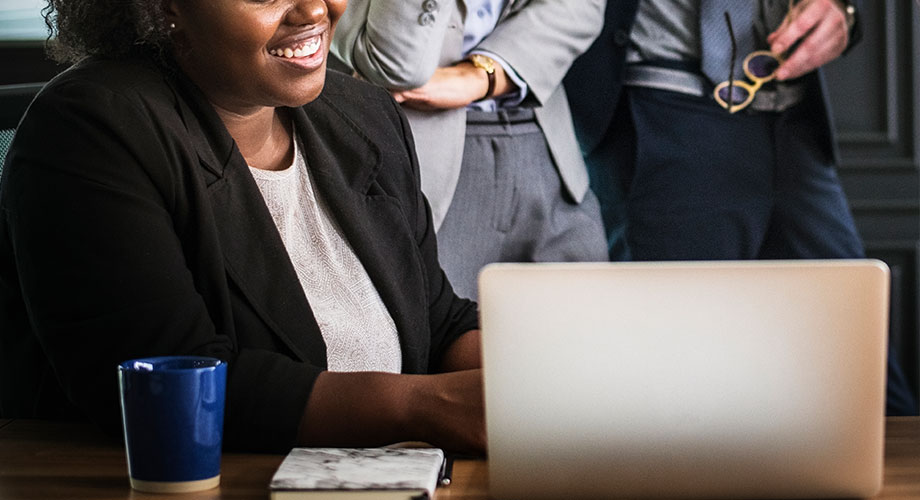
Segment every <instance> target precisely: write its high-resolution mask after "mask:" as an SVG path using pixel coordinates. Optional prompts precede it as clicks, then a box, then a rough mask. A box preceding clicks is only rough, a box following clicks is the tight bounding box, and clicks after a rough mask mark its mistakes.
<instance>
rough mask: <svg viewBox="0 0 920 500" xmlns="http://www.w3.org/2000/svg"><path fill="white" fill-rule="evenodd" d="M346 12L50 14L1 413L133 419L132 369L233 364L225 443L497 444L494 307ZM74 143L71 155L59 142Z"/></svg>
mask: <svg viewBox="0 0 920 500" xmlns="http://www.w3.org/2000/svg"><path fill="white" fill-rule="evenodd" d="M345 4H346V2H345V1H344V0H325V1H323V0H267V1H256V0H224V1H220V2H211V1H198V0H172V1H168V2H163V1H161V0H131V1H129V2H114V3H113V2H111V1H110V0H51V9H50V10H49V12H48V14H47V15H48V19H49V20H51V21H52V22H53V24H54V28H55V35H56V40H57V42H56V44H55V47H54V52H53V53H54V54H55V55H56V57H58V58H62V59H65V60H68V61H71V62H74V63H75V64H74V66H73V67H71V68H70V69H69V70H67V71H65V72H64V73H62V74H61V75H59V76H58V77H56V78H55V79H53V80H52V81H51V82H49V83H48V85H47V86H46V87H45V88H44V89H43V90H42V92H41V93H40V94H39V95H38V97H37V98H36V99H35V101H34V102H33V103H32V106H31V108H30V110H29V112H28V113H27V114H26V117H25V118H24V119H23V121H22V123H21V125H20V127H19V129H18V132H17V136H16V138H15V140H14V142H13V144H12V146H11V148H10V151H9V154H8V156H7V160H6V163H5V165H4V169H3V177H2V179H0V345H2V346H3V349H0V368H2V370H3V372H2V373H0V413H2V415H0V416H2V417H17V416H19V417H69V418H82V417H89V418H91V419H93V420H94V421H96V422H97V423H99V424H100V425H101V426H103V427H106V428H109V429H112V430H115V431H117V429H118V428H119V418H118V415H119V413H118V404H117V394H118V393H117V390H116V386H115V382H116V377H115V367H116V366H117V365H118V363H119V362H120V361H123V360H125V359H133V358H140V357H151V356H160V355H180V354H190V355H202V356H211V357H217V358H220V359H223V360H225V361H227V362H228V366H229V372H228V383H227V410H226V426H225V443H226V444H227V446H228V447H230V448H237V449H249V450H274V451H283V450H286V449H288V448H290V447H291V446H293V445H295V444H313V445H334V446H372V445H379V444H385V443H388V442H394V441H406V440H418V441H428V442H430V443H433V444H435V445H439V446H442V447H445V448H448V449H455V450H461V451H467V452H481V451H483V450H484V447H485V436H484V426H483V421H482V418H483V417H482V393H481V380H480V371H479V366H480V362H479V333H478V330H477V313H476V306H475V304H474V303H472V302H470V301H467V300H463V299H460V298H458V297H457V296H456V295H455V294H454V292H453V289H452V288H451V285H450V283H449V282H448V281H447V279H446V278H445V276H444V273H443V272H442V271H441V268H440V265H439V263H438V261H437V249H436V241H435V235H434V229H433V226H432V223H431V216H430V211H429V209H428V205H427V203H426V201H425V199H424V197H423V196H422V194H421V192H420V190H419V179H418V165H417V161H416V157H415V151H414V146H413V143H412V139H411V134H410V133H409V127H408V124H407V122H406V120H405V117H404V116H403V115H402V113H401V111H400V110H399V107H398V106H397V105H396V104H395V102H394V101H393V99H392V98H391V97H390V95H389V94H388V93H386V92H385V91H382V90H379V89H377V88H375V87H373V86H371V85H368V84H365V83H362V82H359V81H357V80H354V79H352V78H350V77H347V76H345V75H342V74H339V73H334V72H327V71H326V60H327V55H328V52H329V42H330V40H331V39H332V33H333V30H334V29H335V26H336V22H337V21H338V18H339V17H340V16H341V15H342V13H343V11H344V10H345ZM49 145H51V146H52V147H49Z"/></svg>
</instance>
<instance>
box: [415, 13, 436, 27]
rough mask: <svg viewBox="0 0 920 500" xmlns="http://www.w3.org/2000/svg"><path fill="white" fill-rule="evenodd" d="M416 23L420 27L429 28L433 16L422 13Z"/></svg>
mask: <svg viewBox="0 0 920 500" xmlns="http://www.w3.org/2000/svg"><path fill="white" fill-rule="evenodd" d="M418 23H419V24H421V25H422V26H431V25H432V24H434V14H432V13H431V12H422V14H421V15H420V16H418Z"/></svg>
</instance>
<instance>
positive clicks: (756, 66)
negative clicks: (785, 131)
mask: <svg viewBox="0 0 920 500" xmlns="http://www.w3.org/2000/svg"><path fill="white" fill-rule="evenodd" d="M782 63H783V58H782V57H781V56H778V55H776V54H774V53H772V52H770V51H768V50H755V51H754V52H751V53H750V54H748V55H747V57H745V58H744V64H743V65H742V67H743V69H744V75H745V76H746V77H747V78H748V80H750V81H751V82H752V83H748V82H746V81H744V80H735V79H734V78H732V76H730V77H729V79H728V80H726V81H724V82H722V83H720V84H718V85H716V88H715V89H714V90H713V92H712V95H713V97H715V99H716V102H718V103H719V105H721V106H722V107H723V108H725V109H727V110H728V111H729V112H730V113H735V112H737V111H741V110H742V109H744V108H746V107H748V106H749V105H750V104H751V103H752V102H754V96H756V95H757V91H758V90H760V87H762V86H763V84H765V83H767V82H769V81H771V80H773V79H774V78H776V69H777V68H779V66H780V64H782Z"/></svg>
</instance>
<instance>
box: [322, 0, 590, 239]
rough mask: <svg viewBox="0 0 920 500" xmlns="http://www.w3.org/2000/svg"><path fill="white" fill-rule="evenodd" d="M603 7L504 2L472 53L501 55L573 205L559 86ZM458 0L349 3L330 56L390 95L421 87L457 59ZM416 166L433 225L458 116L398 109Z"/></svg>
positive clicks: (446, 191) (443, 202) (582, 174)
mask: <svg viewBox="0 0 920 500" xmlns="http://www.w3.org/2000/svg"><path fill="white" fill-rule="evenodd" d="M604 4H605V2H604V1H603V0H578V1H574V2H573V1H571V0H508V2H507V5H506V6H505V9H504V11H503V12H502V14H501V16H500V18H499V22H498V25H497V26H496V28H495V30H494V31H493V32H492V33H491V34H490V35H489V36H487V37H486V39H485V40H483V41H482V42H481V43H480V44H479V46H478V48H480V49H483V50H487V51H490V52H492V53H494V54H497V55H498V56H500V57H502V58H503V59H504V60H505V61H506V62H507V63H508V64H509V65H510V66H511V67H512V68H513V69H514V71H515V72H516V73H517V74H518V75H520V77H521V78H522V79H523V80H524V81H525V82H526V83H527V86H528V89H529V90H528V97H527V99H526V100H525V102H524V104H523V105H524V106H531V107H534V108H535V112H536V117H537V122H538V123H539V124H540V127H541V128H542V129H543V133H544V135H545V136H546V142H547V144H548V145H549V149H550V152H551V153H552V156H553V159H554V160H555V163H556V168H557V169H558V171H559V175H560V176H561V177H562V181H563V184H564V185H565V186H566V189H567V190H568V192H569V194H570V195H571V196H572V198H573V199H575V200H576V201H577V202H581V200H582V199H583V198H584V196H585V193H586V192H587V190H588V175H587V172H586V170H585V165H584V161H583V159H582V155H581V152H580V151H579V149H578V143H577V141H576V139H575V132H574V129H573V127H572V118H571V112H570V111H569V105H568V100H567V99H566V96H565V91H564V90H563V88H562V78H563V77H564V76H565V74H566V72H567V71H568V69H569V66H570V65H571V63H572V61H573V60H574V59H575V58H576V57H578V55H580V54H581V53H582V52H584V51H585V50H587V48H588V47H589V46H590V45H591V43H592V41H593V40H594V38H595V37H597V35H598V34H599V33H600V29H601V26H602V24H603V19H604ZM466 11H467V8H466V2H465V1H464V0H414V1H408V2H407V1H405V0H351V1H350V2H349V5H348V9H347V10H346V12H345V15H344V16H343V17H342V19H341V20H340V21H339V25H338V28H337V29H336V33H335V39H334V41H333V45H332V51H333V53H334V54H335V55H336V56H337V57H338V58H339V59H341V60H342V61H343V62H344V63H345V64H347V65H348V66H349V67H350V68H352V69H353V70H355V71H356V72H357V73H358V74H359V75H361V76H362V77H364V78H365V79H367V80H369V81H371V82H373V83H376V84H378V85H381V86H383V87H385V88H388V89H411V88H416V87H420V86H421V85H423V84H425V83H426V82H427V81H428V80H429V79H430V78H431V76H432V74H433V73H434V71H435V69H436V68H438V67H440V66H447V65H450V64H453V63H455V62H457V61H458V60H460V59H461V58H462V48H461V47H462V42H463V20H464V16H465V13H466ZM405 113H406V115H407V116H408V118H409V122H410V123H411V125H412V133H413V135H414V137H415V144H416V148H417V151H418V157H419V164H420V166H421V177H422V179H421V180H422V191H423V192H424V193H425V195H426V196H427V197H428V200H429V202H430V203H431V208H432V215H433V218H434V223H435V227H440V224H441V222H442V221H443V220H444V216H445V214H446V213H447V209H448V207H449V206H450V202H451V199H452V198H453V195H454V190H455V189H456V187H457V179H458V178H459V177H460V162H461V159H462V155H463V142H464V136H465V131H466V112H465V110H464V109H453V110H445V111H437V112H423V111H415V110H411V109H405Z"/></svg>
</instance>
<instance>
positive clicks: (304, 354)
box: [180, 84, 326, 367]
mask: <svg viewBox="0 0 920 500" xmlns="http://www.w3.org/2000/svg"><path fill="white" fill-rule="evenodd" d="M189 85H190V84H186V85H185V86H186V87H188V86H189ZM186 90H187V91H190V92H192V94H193V96H194V98H192V99H189V100H188V106H185V105H183V106H182V108H183V109H181V110H180V112H181V113H182V114H183V119H184V120H185V123H186V126H187V127H188V129H189V134H190V136H191V137H192V138H193V140H194V141H195V146H196V149H197V151H198V157H199V161H200V163H201V166H202V170H203V173H204V175H205V178H206V179H207V182H208V185H209V186H208V192H209V194H210V197H211V204H212V208H213V210H214V220H215V222H216V225H217V229H218V234H219V239H220V243H221V249H222V252H223V256H224V265H225V267H226V270H227V275H228V277H229V279H231V280H232V281H233V282H234V283H236V285H237V286H238V288H239V289H240V291H241V292H242V294H243V295H244V296H245V298H246V300H248V301H249V303H250V304H251V305H252V307H253V309H254V310H255V311H256V313H257V314H258V315H259V316H260V317H261V319H262V320H263V321H264V322H265V324H267V325H268V326H269V328H271V330H272V331H273V332H274V333H275V334H276V335H277V336H278V337H279V338H280V339H281V340H282V341H283V342H284V343H285V344H286V345H287V346H288V347H289V348H290V349H291V351H293V352H294V354H295V355H296V356H298V357H299V358H300V359H301V360H304V361H309V362H310V363H311V364H313V365H315V366H320V367H325V366H326V344H325V342H324V341H323V338H322V334H321V333H320V330H319V326H318V325H317V323H316V319H315V318H314V316H313V313H312V310H311V309H310V307H309V304H308V302H307V299H306V296H305V295H304V293H303V288H302V287H301V285H300V281H299V280H298V278H297V273H296V271H295V270H294V266H293V265H292V264H291V261H290V257H289V256H288V253H287V250H286V249H285V247H284V244H283V243H282V241H281V237H280V236H279V234H278V231H277V228H276V226H275V223H274V221H273V220H272V217H271V214H270V213H269V212H268V208H267V207H266V206H265V201H264V199H263V198H262V193H261V192H260V191H259V188H258V186H256V183H255V181H254V180H253V178H252V174H250V173H249V170H248V169H249V167H248V166H247V165H246V161H245V159H244V158H243V156H242V155H241V154H240V152H239V150H238V149H237V148H236V144H235V143H234V141H233V138H232V137H231V136H230V134H229V132H228V131H227V129H226V127H225V126H224V125H223V122H222V121H221V120H220V118H219V117H218V116H217V113H216V112H215V111H214V109H213V108H212V107H211V105H210V104H208V103H207V102H206V101H205V100H204V98H203V96H201V95H200V92H198V91H197V89H194V88H191V89H189V88H186ZM180 103H183V104H184V103H185V101H183V99H181V98H180Z"/></svg>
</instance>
